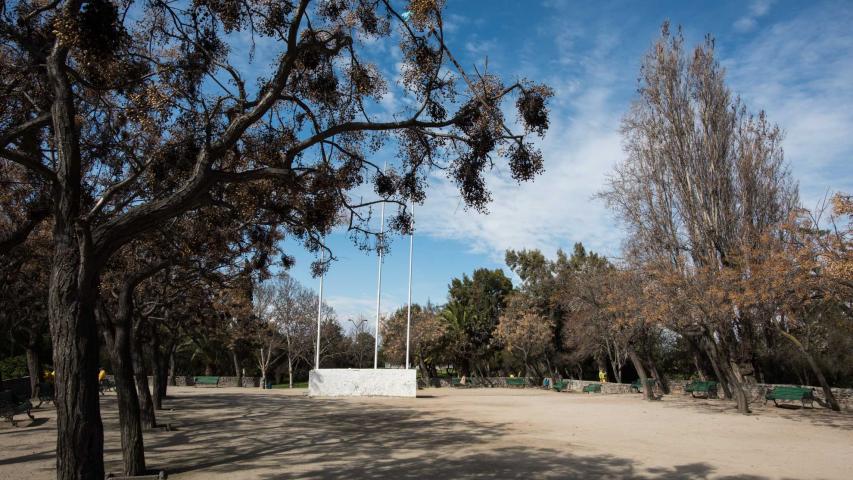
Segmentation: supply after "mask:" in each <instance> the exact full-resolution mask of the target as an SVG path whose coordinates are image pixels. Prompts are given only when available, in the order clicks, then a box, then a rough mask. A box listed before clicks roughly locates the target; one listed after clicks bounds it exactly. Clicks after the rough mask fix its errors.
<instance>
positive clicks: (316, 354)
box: [314, 250, 326, 370]
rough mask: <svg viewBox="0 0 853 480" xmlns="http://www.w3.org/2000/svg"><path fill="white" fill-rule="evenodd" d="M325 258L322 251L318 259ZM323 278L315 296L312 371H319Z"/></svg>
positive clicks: (322, 277)
mask: <svg viewBox="0 0 853 480" xmlns="http://www.w3.org/2000/svg"><path fill="white" fill-rule="evenodd" d="M325 256H326V251H325V250H324V251H323V254H322V256H321V257H320V258H321V259H323V258H325ZM325 277H326V274H325V273H323V274H322V275H320V292H319V294H318V295H317V348H316V349H315V350H314V370H319V369H320V324H321V323H322V322H321V317H322V315H323V279H324V278H325Z"/></svg>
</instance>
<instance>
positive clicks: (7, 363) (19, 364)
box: [0, 355, 29, 379]
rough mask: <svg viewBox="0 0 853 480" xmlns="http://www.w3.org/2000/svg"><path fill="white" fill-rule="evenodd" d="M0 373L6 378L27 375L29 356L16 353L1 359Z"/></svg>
mask: <svg viewBox="0 0 853 480" xmlns="http://www.w3.org/2000/svg"><path fill="white" fill-rule="evenodd" d="M0 375H2V376H3V378H4V379H9V378H19V377H26V376H27V375H29V373H28V372H27V356H26V355H16V356H14V357H8V358H4V359H2V360H0Z"/></svg>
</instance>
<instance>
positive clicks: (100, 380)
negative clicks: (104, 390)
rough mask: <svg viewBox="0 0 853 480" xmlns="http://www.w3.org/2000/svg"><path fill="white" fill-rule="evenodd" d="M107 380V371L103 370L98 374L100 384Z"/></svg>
mask: <svg viewBox="0 0 853 480" xmlns="http://www.w3.org/2000/svg"><path fill="white" fill-rule="evenodd" d="M106 378H107V371H106V370H104V369H103V368H102V369H101V371H100V372H98V383H101V382H103V381H104V380H105V379H106Z"/></svg>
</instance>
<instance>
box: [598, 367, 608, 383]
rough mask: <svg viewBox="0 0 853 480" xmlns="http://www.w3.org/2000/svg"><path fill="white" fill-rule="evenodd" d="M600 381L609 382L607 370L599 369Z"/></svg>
mask: <svg viewBox="0 0 853 480" xmlns="http://www.w3.org/2000/svg"><path fill="white" fill-rule="evenodd" d="M598 381H599V382H601V383H607V372H605V371H604V370H599V371H598Z"/></svg>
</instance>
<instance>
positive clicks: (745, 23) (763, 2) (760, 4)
mask: <svg viewBox="0 0 853 480" xmlns="http://www.w3.org/2000/svg"><path fill="white" fill-rule="evenodd" d="M773 2H774V0H753V1H752V3H750V4H749V9H748V10H747V13H746V15H744V16H743V17H740V18H739V19H737V20H735V23H734V25H733V27H734V29H735V30H736V31H738V32H749V31H751V30H752V29H754V28H755V27H756V26H758V19H759V18H761V17H763V16H765V15H767V13H768V12H770V7H771V6H772V5H773Z"/></svg>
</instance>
